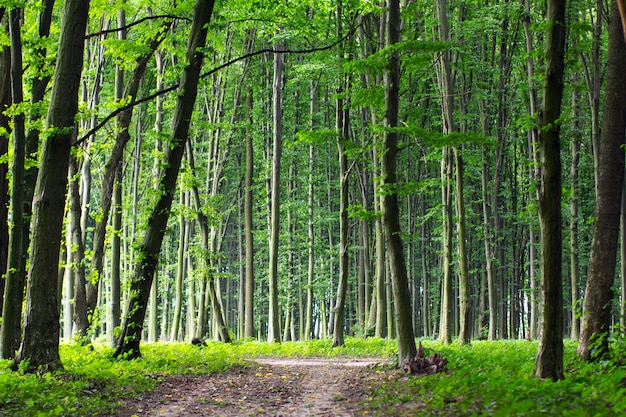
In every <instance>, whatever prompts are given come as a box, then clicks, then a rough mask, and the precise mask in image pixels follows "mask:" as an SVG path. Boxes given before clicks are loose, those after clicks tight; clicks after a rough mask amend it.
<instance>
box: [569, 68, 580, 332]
mask: <svg viewBox="0 0 626 417" xmlns="http://www.w3.org/2000/svg"><path fill="white" fill-rule="evenodd" d="M573 78H574V79H573V83H574V84H576V83H577V81H578V76H577V75H575V76H574V77H573ZM572 110H573V112H574V114H573V116H574V117H573V118H572V132H573V133H574V134H573V135H572V145H571V146H572V165H571V168H570V178H571V189H572V201H571V203H570V215H571V219H570V237H569V238H570V280H571V281H570V282H571V287H572V288H571V290H572V293H571V295H572V302H571V309H572V311H571V318H572V319H571V331H570V337H571V338H572V339H574V340H578V336H579V335H580V315H579V314H578V313H579V309H578V306H579V302H580V300H579V295H578V283H579V282H580V262H579V258H578V250H579V247H578V165H579V161H580V136H579V133H578V132H580V131H581V130H580V126H579V125H578V117H579V115H580V108H579V103H578V90H576V89H574V91H572Z"/></svg>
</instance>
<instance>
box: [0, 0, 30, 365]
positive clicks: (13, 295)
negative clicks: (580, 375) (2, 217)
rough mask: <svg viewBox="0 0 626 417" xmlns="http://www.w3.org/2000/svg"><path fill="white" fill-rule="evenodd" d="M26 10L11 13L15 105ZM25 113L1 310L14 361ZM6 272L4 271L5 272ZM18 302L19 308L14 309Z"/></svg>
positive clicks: (14, 168)
mask: <svg viewBox="0 0 626 417" xmlns="http://www.w3.org/2000/svg"><path fill="white" fill-rule="evenodd" d="M22 12H23V9H21V8H14V9H11V10H10V11H9V36H10V41H11V61H10V62H11V69H10V73H11V96H12V97H13V103H14V104H21V103H22V102H23V101H24V91H23V87H22V71H23V69H22V36H21V26H22V25H21V23H20V21H21V16H22ZM24 119H25V118H24V114H22V113H17V114H15V115H14V116H13V131H12V134H13V163H12V165H11V176H12V178H13V182H12V187H11V208H10V214H11V226H10V227H11V232H10V234H9V252H8V261H7V265H6V278H5V279H4V285H5V286H4V300H5V301H6V302H5V303H3V307H2V334H1V335H0V336H1V337H0V345H1V346H2V348H1V351H0V358H2V359H12V358H13V357H14V356H15V351H16V350H17V348H18V343H19V338H18V332H17V331H18V330H19V321H20V316H19V314H20V312H21V308H22V292H23V291H24V286H23V285H21V280H20V275H21V267H22V236H23V228H22V223H23V222H24V203H23V198H24V159H25V149H26V133H25V126H24V125H25V123H24ZM2 272H4V271H2ZM18 302H19V307H20V309H19V310H17V309H16V308H15V304H17V303H18Z"/></svg>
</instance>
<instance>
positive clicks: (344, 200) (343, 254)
mask: <svg viewBox="0 0 626 417" xmlns="http://www.w3.org/2000/svg"><path fill="white" fill-rule="evenodd" d="M343 90H344V89H343V87H341V88H340V91H339V94H338V95H339V96H341V92H342V91H343ZM336 110H337V125H336V130H337V151H338V154H339V280H338V281H337V302H336V303H335V322H334V324H333V328H334V333H333V347H337V346H344V345H345V341H344V326H345V309H346V293H347V290H348V272H349V269H350V265H349V262H350V259H349V257H348V255H349V254H348V233H349V231H348V227H349V225H348V156H347V155H346V152H345V148H344V141H346V140H348V134H349V124H350V119H349V111H348V109H347V108H346V109H344V102H343V99H341V98H338V99H337V109H336Z"/></svg>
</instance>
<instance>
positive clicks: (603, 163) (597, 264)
mask: <svg viewBox="0 0 626 417" xmlns="http://www.w3.org/2000/svg"><path fill="white" fill-rule="evenodd" d="M624 68H626V46H625V45H624V37H623V34H622V24H621V20H620V17H619V13H618V8H617V2H616V1H615V0H613V1H612V2H611V17H610V22H609V46H608V57H607V69H606V94H605V98H604V108H603V117H602V129H601V132H602V133H601V135H600V144H599V149H598V152H599V158H598V160H599V162H598V167H597V175H598V176H597V179H596V183H597V190H596V212H595V223H594V226H593V239H592V242H591V256H590V260H589V278H588V280H587V288H586V290H585V302H584V306H583V317H582V324H581V334H580V339H579V343H578V354H579V355H580V356H581V357H582V358H583V359H585V360H596V359H602V358H605V357H607V355H608V353H609V341H608V335H609V331H610V326H611V300H612V299H613V293H612V291H611V286H612V285H613V282H614V278H615V265H616V258H617V237H618V230H619V217H620V211H621V198H622V187H623V183H624V148H623V147H624V142H625V141H624V132H625V129H626V72H624Z"/></svg>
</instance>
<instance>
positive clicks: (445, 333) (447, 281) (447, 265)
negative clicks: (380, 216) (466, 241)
mask: <svg viewBox="0 0 626 417" xmlns="http://www.w3.org/2000/svg"><path fill="white" fill-rule="evenodd" d="M450 154H451V150H450V148H447V147H446V148H444V149H443V151H442V157H441V207H442V211H443V212H442V217H443V243H442V245H443V255H442V257H443V265H442V268H443V277H442V278H441V315H440V317H439V340H441V341H442V342H443V343H451V342H452V331H453V327H452V301H453V300H452V274H453V271H452V195H451V194H452V190H451V182H452V178H451V176H452V173H451V170H452V161H451V157H450Z"/></svg>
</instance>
